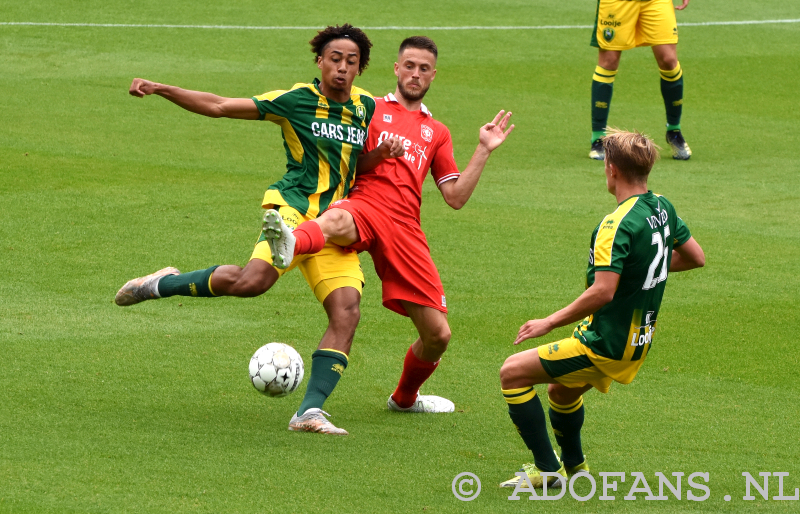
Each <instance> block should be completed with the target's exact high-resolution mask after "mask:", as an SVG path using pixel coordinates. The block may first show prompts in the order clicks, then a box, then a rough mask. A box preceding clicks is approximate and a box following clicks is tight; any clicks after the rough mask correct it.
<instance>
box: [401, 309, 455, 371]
mask: <svg viewBox="0 0 800 514" xmlns="http://www.w3.org/2000/svg"><path fill="white" fill-rule="evenodd" d="M400 303H402V304H403V307H404V308H405V309H406V312H407V313H408V317H409V318H411V321H412V322H413V323H414V326H415V327H417V332H419V338H417V340H416V341H415V342H414V344H412V345H411V349H412V351H413V352H414V355H416V356H417V357H419V358H420V359H422V360H424V361H427V362H436V361H438V360H439V359H440V358H441V357H442V355H443V354H444V352H445V351H447V345H448V343H449V342H450V325H448V324H447V314H445V313H444V312H442V311H440V310H436V309H433V308H431V307H424V306H422V305H418V304H416V303H411V302H406V301H401V302H400Z"/></svg>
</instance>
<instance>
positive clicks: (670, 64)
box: [653, 45, 678, 70]
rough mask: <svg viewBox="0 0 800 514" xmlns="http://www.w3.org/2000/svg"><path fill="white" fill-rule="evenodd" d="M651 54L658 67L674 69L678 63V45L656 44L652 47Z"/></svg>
mask: <svg viewBox="0 0 800 514" xmlns="http://www.w3.org/2000/svg"><path fill="white" fill-rule="evenodd" d="M653 56H654V57H655V58H656V62H657V63H658V69H660V70H671V69H674V68H675V67H676V66H677V65H678V45H656V46H654V47H653Z"/></svg>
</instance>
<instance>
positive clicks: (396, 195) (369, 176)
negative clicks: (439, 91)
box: [349, 93, 460, 222]
mask: <svg viewBox="0 0 800 514" xmlns="http://www.w3.org/2000/svg"><path fill="white" fill-rule="evenodd" d="M375 103H376V107H375V114H374V115H373V116H372V123H371V124H370V127H369V136H368V137H367V142H366V143H365V144H364V151H365V152H369V151H371V150H374V149H375V148H376V147H377V146H378V145H379V144H381V143H382V142H383V141H385V140H386V139H388V138H389V137H392V136H394V137H397V138H399V139H400V140H401V142H402V143H403V147H404V148H405V155H402V156H400V157H397V158H396V159H386V160H384V161H383V162H382V163H381V164H379V165H378V166H377V167H376V168H375V169H373V170H370V171H367V172H365V173H359V174H357V175H356V180H355V184H354V185H353V187H352V188H351V189H350V194H349V198H352V199H357V198H365V199H371V200H373V201H377V202H379V205H382V206H383V207H384V208H385V210H386V212H387V214H389V215H390V216H392V217H397V218H405V219H408V218H413V219H414V220H415V221H417V222H419V210H420V205H421V204H422V182H423V181H424V180H425V176H426V175H427V174H428V170H429V169H430V170H432V172H431V174H432V175H433V179H434V180H435V181H436V186H437V187H439V186H440V185H441V184H442V183H443V182H447V181H448V180H454V179H457V178H458V177H459V175H460V172H459V171H458V166H456V161H455V159H454V157H453V141H452V139H451V138H450V131H449V130H447V127H446V126H444V124H442V123H440V122H438V121H436V120H434V119H433V117H432V116H431V113H430V111H428V109H427V107H425V105H424V104H423V105H422V107H421V109H420V110H419V111H409V110H407V109H406V108H405V107H403V106H402V105H401V104H400V102H398V101H397V98H395V96H394V95H393V94H391V93H390V94H388V95H386V96H384V97H383V98H376V99H375Z"/></svg>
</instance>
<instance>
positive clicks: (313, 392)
mask: <svg viewBox="0 0 800 514" xmlns="http://www.w3.org/2000/svg"><path fill="white" fill-rule="evenodd" d="M345 368H347V355H346V354H344V353H342V352H339V351H336V350H317V351H315V352H314V353H312V354H311V378H309V379H308V387H307V388H306V395H305V396H304V397H303V401H302V402H301V403H300V407H299V408H298V409H297V415H298V416H302V415H303V414H305V412H306V411H307V410H308V409H313V408H317V409H321V408H322V405H323V404H324V403H325V400H327V399H328V396H330V395H331V393H332V392H333V389H334V388H335V387H336V384H337V383H339V379H340V378H342V373H344V370H345Z"/></svg>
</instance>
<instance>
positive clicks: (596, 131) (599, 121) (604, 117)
mask: <svg viewBox="0 0 800 514" xmlns="http://www.w3.org/2000/svg"><path fill="white" fill-rule="evenodd" d="M616 77H617V70H613V71H612V70H607V69H605V68H603V67H602V66H597V67H596V68H595V69H594V75H593V76H592V143H594V142H595V141H597V140H598V139H600V138H601V137H603V136H604V135H605V130H606V127H607V126H608V110H609V108H610V107H611V96H612V95H613V94H614V79H615V78H616Z"/></svg>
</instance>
